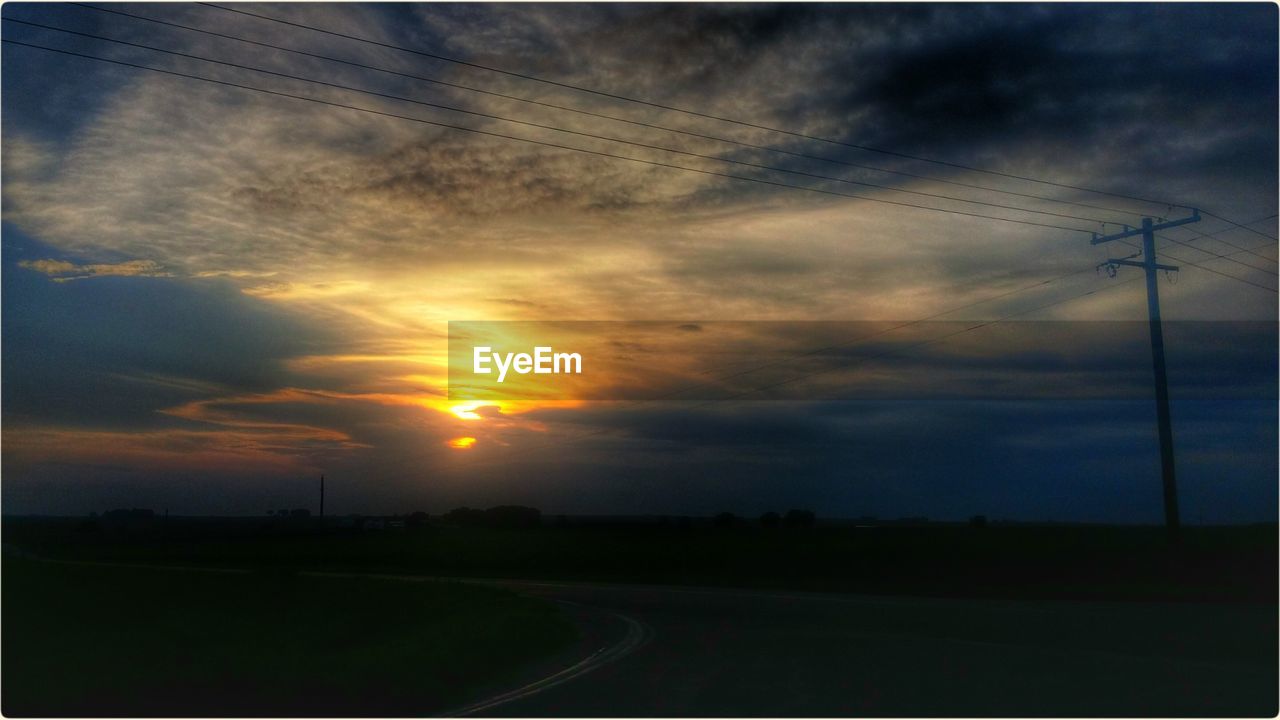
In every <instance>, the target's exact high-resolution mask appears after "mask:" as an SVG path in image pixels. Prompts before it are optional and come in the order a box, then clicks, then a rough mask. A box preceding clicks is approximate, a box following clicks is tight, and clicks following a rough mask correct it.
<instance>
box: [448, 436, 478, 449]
mask: <svg viewBox="0 0 1280 720" xmlns="http://www.w3.org/2000/svg"><path fill="white" fill-rule="evenodd" d="M445 444H446V445H448V446H449V447H451V448H453V449H454V450H470V449H471V446H472V445H475V444H476V439H475V438H473V437H456V438H454V439H452V440H450V441H448V442H446V443H445Z"/></svg>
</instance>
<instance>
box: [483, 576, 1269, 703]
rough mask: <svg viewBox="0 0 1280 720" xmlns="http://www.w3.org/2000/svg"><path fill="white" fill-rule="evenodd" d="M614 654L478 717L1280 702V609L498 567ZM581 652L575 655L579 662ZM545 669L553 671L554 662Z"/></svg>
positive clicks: (501, 698) (593, 644)
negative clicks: (750, 585) (549, 576)
mask: <svg viewBox="0 0 1280 720" xmlns="http://www.w3.org/2000/svg"><path fill="white" fill-rule="evenodd" d="M486 582H491V583H492V584H498V585H502V586H505V587H509V588H511V589H513V590H516V591H518V592H521V593H524V594H528V595H533V596H537V597H542V598H546V599H549V600H553V601H557V602H562V603H565V604H566V605H565V607H566V608H567V610H568V611H569V612H570V613H571V614H573V615H574V616H575V617H576V618H577V619H578V620H579V621H581V622H586V623H588V624H590V625H591V626H592V629H591V630H590V634H591V636H592V637H591V639H590V640H589V641H588V645H589V646H590V647H589V648H587V649H590V650H592V651H593V652H599V654H604V652H612V653H613V654H612V655H611V656H607V657H604V658H603V659H602V660H601V661H600V662H594V661H588V662H587V667H586V668H579V669H578V670H574V671H569V672H563V671H564V668H565V667H567V666H568V665H567V661H566V664H565V665H563V666H562V667H560V668H556V670H560V671H562V672H561V673H560V675H559V676H553V678H551V681H549V682H548V681H544V683H543V685H538V684H537V683H536V682H535V683H533V684H532V685H529V686H523V687H522V688H520V689H518V690H517V691H516V692H514V693H508V694H506V695H496V696H494V697H491V698H489V701H488V702H487V703H482V704H481V705H479V706H474V707H471V708H469V709H468V710H467V714H472V715H490V716H508V717H519V716H526V717H530V716H531V717H545V716H559V717H564V716H570V717H575V716H590V717H602V716H781V717H802V716H866V715H870V716H918V717H921V716H922V717H927V716H938V715H944V716H968V715H1004V716H1008V715H1016V716H1074V715H1085V716H1112V717H1116V716H1133V715H1138V716H1187V715H1200V716H1218V717H1225V716H1268V717H1269V716H1274V715H1275V714H1276V711H1277V664H1276V663H1277V660H1276V657H1277V656H1276V639H1277V624H1276V608H1275V607H1274V606H1269V607H1268V606H1258V605H1225V604H1222V605H1212V604H1190V603H1096V602H1093V603H1084V602H1070V603H1069V602H1052V603H1050V602H1024V601H1016V602H1015V601H980V600H954V599H915V598H892V597H873V596H850V595H822V594H807V593H769V592H752V591H732V590H710V589H707V590H702V589H689V588H670V587H638V586H622V585H601V584H585V583H584V584H579V583H538V582H520V581H486ZM581 659H582V658H579V660H581ZM543 674H544V675H546V674H548V673H547V672H546V671H544V672H543Z"/></svg>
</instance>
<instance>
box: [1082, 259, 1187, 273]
mask: <svg viewBox="0 0 1280 720" xmlns="http://www.w3.org/2000/svg"><path fill="white" fill-rule="evenodd" d="M1104 265H1128V266H1129V267H1136V268H1146V267H1153V268H1155V269H1157V270H1166V271H1168V272H1178V266H1177V265H1165V264H1164V263H1145V262H1139V261H1137V260H1127V259H1124V258H1110V259H1108V260H1107V261H1106V262H1104V263H1102V264H1101V265H1099V266H1098V267H1103V266H1104Z"/></svg>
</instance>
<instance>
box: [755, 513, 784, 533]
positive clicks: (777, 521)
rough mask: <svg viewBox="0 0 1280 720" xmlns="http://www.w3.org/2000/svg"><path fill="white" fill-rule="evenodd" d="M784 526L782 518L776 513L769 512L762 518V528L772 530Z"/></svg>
mask: <svg viewBox="0 0 1280 720" xmlns="http://www.w3.org/2000/svg"><path fill="white" fill-rule="evenodd" d="M781 524H782V516H781V515H779V514H778V513H776V512H772V511H770V512H767V513H765V514H763V515H761V516H760V527H762V528H765V529H766V530H772V529H774V528H776V527H778V526H779V525H781Z"/></svg>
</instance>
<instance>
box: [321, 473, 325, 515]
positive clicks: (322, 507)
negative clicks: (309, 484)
mask: <svg viewBox="0 0 1280 720" xmlns="http://www.w3.org/2000/svg"><path fill="white" fill-rule="evenodd" d="M320 517H324V474H323V473H321V475H320Z"/></svg>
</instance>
